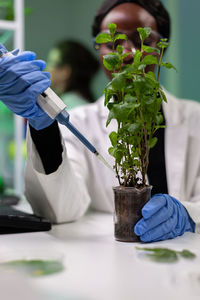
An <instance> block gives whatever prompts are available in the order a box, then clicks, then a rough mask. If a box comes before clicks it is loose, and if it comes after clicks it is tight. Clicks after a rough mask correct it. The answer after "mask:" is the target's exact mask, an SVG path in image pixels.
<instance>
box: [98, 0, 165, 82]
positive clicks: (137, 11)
mask: <svg viewBox="0 0 200 300" xmlns="http://www.w3.org/2000/svg"><path fill="white" fill-rule="evenodd" d="M109 23H115V24H116V25H117V32H120V33H125V34H126V35H127V36H128V40H129V41H128V42H125V43H124V45H123V46H124V52H132V53H134V51H135V50H137V48H138V49H139V48H140V45H137V44H138V36H137V37H136V35H137V28H138V27H150V28H151V29H152V38H151V39H150V42H151V46H153V47H156V44H157V42H158V40H159V34H158V30H157V24H156V20H155V19H154V17H153V16H152V15H151V14H150V13H149V12H147V11H146V10H145V9H144V8H142V7H141V6H139V5H137V4H135V3H123V4H120V5H118V6H116V7H114V8H113V9H112V10H111V11H110V12H109V13H108V14H107V15H106V16H105V17H104V19H103V20H102V22H101V27H100V30H101V32H105V31H108V24H109ZM147 43H148V40H147ZM147 45H148V44H147ZM111 51H112V49H111V48H110V47H109V44H101V45H100V49H99V58H100V62H101V64H103V63H102V62H103V56H104V55H106V54H108V53H109V52H111ZM132 61H133V55H130V56H128V57H127V58H126V59H125V60H124V63H125V64H130V63H132ZM154 69H155V66H153V65H151V66H148V67H147V68H146V71H154ZM104 70H105V73H106V75H107V76H108V78H110V79H111V78H112V73H111V72H109V71H108V70H106V69H105V68H104Z"/></svg>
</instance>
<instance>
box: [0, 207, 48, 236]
mask: <svg viewBox="0 0 200 300" xmlns="http://www.w3.org/2000/svg"><path fill="white" fill-rule="evenodd" d="M50 229H51V223H50V222H49V221H48V220H46V219H44V218H42V217H39V216H36V215H34V214H29V213H26V212H23V211H20V210H17V209H15V208H13V207H12V206H6V205H0V234H8V233H21V232H35V231H48V230H50Z"/></svg>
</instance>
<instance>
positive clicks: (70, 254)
mask: <svg viewBox="0 0 200 300" xmlns="http://www.w3.org/2000/svg"><path fill="white" fill-rule="evenodd" d="M136 246H146V245H141V244H138V243H137V244H136V243H122V242H117V241H115V240H114V237H113V217H112V215H110V214H103V213H94V212H90V213H89V214H87V215H86V216H84V217H83V218H82V219H80V220H79V221H77V222H74V223H70V224H62V225H56V226H53V229H52V230H51V231H50V232H43V233H41V232H40V233H26V234H12V235H2V236H0V261H1V260H6V259H13V258H34V257H40V258H59V259H62V260H63V263H64V265H65V270H64V271H63V272H61V273H58V274H55V275H50V276H46V277H40V278H32V279H30V280H28V282H27V284H30V286H31V288H32V289H33V291H40V293H44V294H45V295H48V296H47V298H44V297H43V298H41V299H56V300H59V299H72V300H129V299H130V300H133V299H135V300H143V299H145V300H146V299H150V300H151V299H152V300H158V299H159V300H161V299H162V300H165V299H166V300H168V299H170V300H179V299H181V300H186V299H187V300H188V299H189V300H193V299H200V236H199V235H198V234H192V233H186V234H184V235H183V236H181V237H178V238H176V239H173V240H168V241H163V242H157V243H154V244H148V246H149V247H154V246H156V247H157V246H159V247H160V246H161V247H169V248H170V249H175V250H182V249H185V248H186V249H190V250H191V251H193V252H194V253H196V255H197V258H195V259H194V260H186V259H179V261H178V262H176V263H170V264H166V263H156V262H152V261H150V260H149V259H147V257H146V256H145V255H144V254H143V253H142V252H140V251H139V250H136V248H135V247H136ZM0 275H1V274H0ZM25 280H27V279H25ZM0 288H1V286H0ZM58 294H59V295H60V296H62V297H60V298H59V296H58ZM50 295H52V297H50ZM55 295H57V296H55ZM1 299H3V298H1ZM7 299H9V298H7ZM7 299H4V300H7ZM15 299H17V298H15ZM20 299H24V300H25V299H26V300H27V298H20ZM33 299H37V300H38V299H39V298H38V297H36V298H33ZM9 300H10V299H9ZM12 300H14V299H12ZM31 300H32V298H31Z"/></svg>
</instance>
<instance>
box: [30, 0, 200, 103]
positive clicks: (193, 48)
mask: <svg viewBox="0 0 200 300" xmlns="http://www.w3.org/2000/svg"><path fill="white" fill-rule="evenodd" d="M149 1H151V0H149ZM102 2H103V1H102V0H73V1H72V0H57V1H53V0H42V1H40V0H34V1H33V0H25V4H26V6H27V7H31V8H32V14H31V15H29V16H27V17H26V23H25V25H26V26H25V28H26V32H25V48H26V49H29V50H30V49H31V50H33V51H35V52H36V53H37V54H38V57H40V58H42V59H46V57H47V52H48V50H49V49H50V48H51V47H52V46H53V44H54V43H55V42H57V41H59V40H62V39H63V38H68V37H70V38H74V39H78V40H81V41H82V42H83V43H84V44H86V45H87V46H88V48H90V49H93V47H92V39H91V24H92V21H93V16H94V13H95V11H96V9H97V8H98V7H99V5H100V3H102ZM162 2H163V3H164V5H165V6H166V8H167V9H168V11H169V13H170V15H171V19H172V38H171V42H170V47H169V49H168V51H167V52H168V53H167V54H166V57H165V60H169V61H170V62H171V63H173V64H174V65H175V66H176V68H177V70H178V72H177V73H176V72H174V71H173V70H170V71H168V72H166V74H167V75H165V74H162V83H163V85H164V86H165V87H166V88H167V89H168V90H169V91H170V92H172V93H174V94H175V95H177V96H179V97H183V98H190V99H195V100H198V101H200V97H199V93H198V84H199V78H198V66H199V65H200V63H199V59H198V51H199V48H200V35H199V28H200V24H199V21H198V20H199V11H200V1H199V0H191V1H188V0H163V1H162ZM93 51H94V50H93ZM94 52H95V51H94ZM105 81H106V79H105V77H104V75H103V73H102V72H100V74H98V76H97V78H94V91H95V93H96V96H97V97H98V96H100V95H101V93H102V89H103V87H104V83H105Z"/></svg>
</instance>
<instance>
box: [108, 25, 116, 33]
mask: <svg viewBox="0 0 200 300" xmlns="http://www.w3.org/2000/svg"><path fill="white" fill-rule="evenodd" d="M108 29H109V31H110V33H111V34H112V35H114V34H115V32H116V29H117V25H116V24H114V23H110V24H108Z"/></svg>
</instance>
